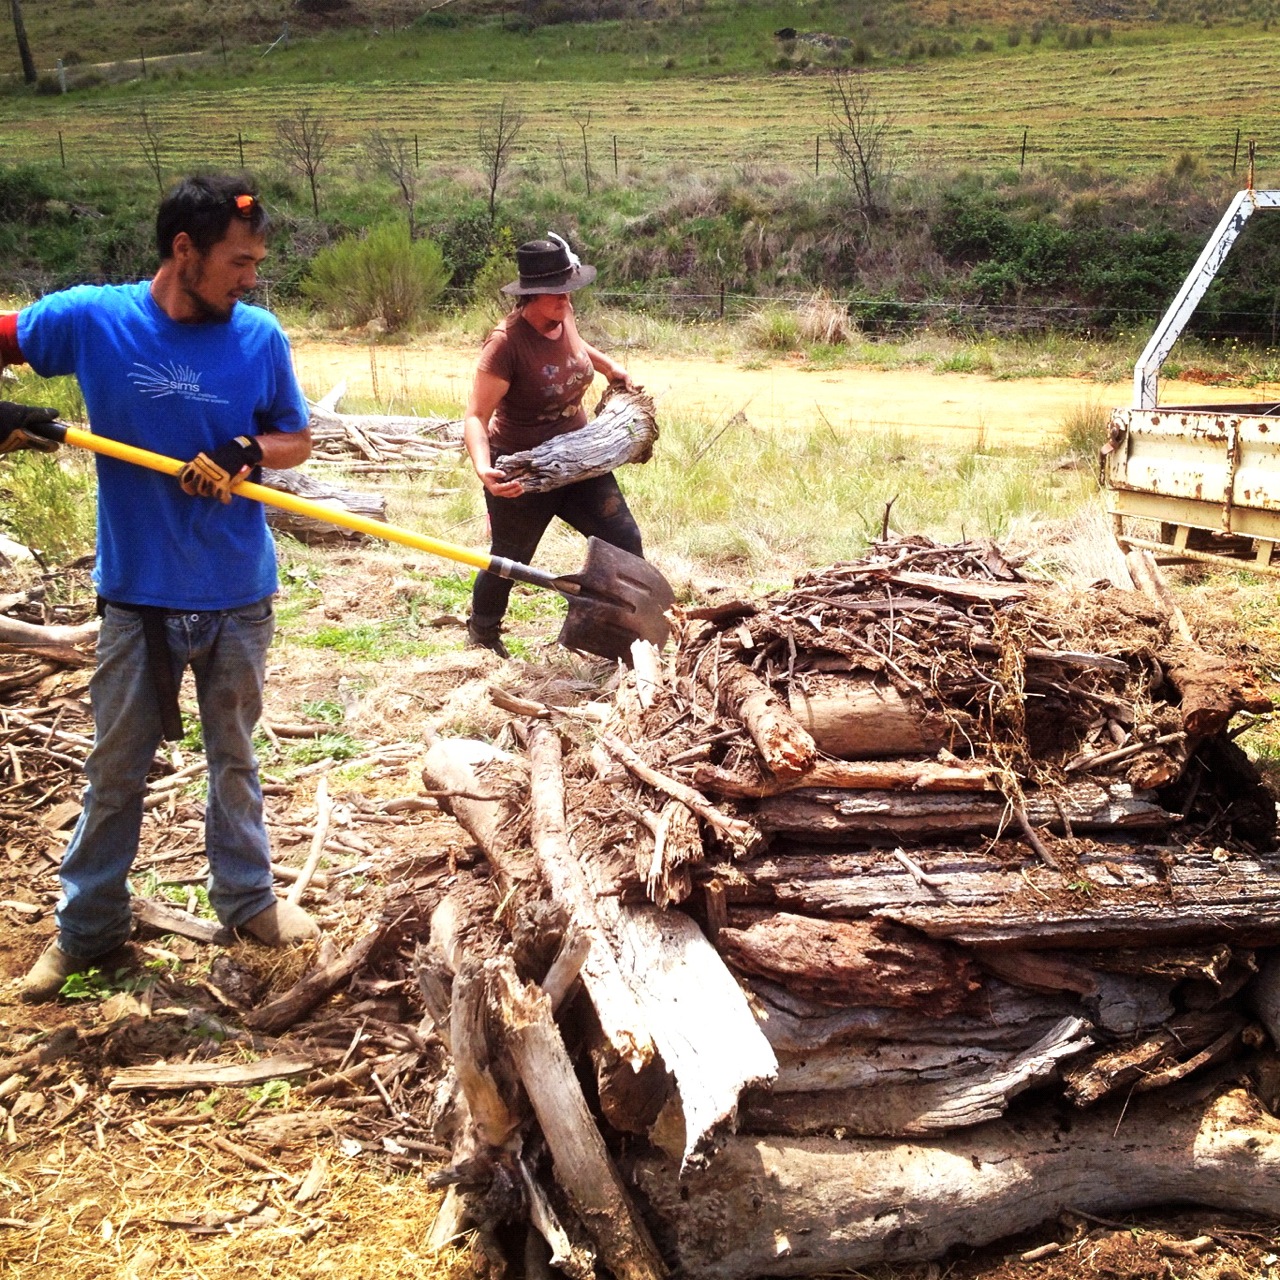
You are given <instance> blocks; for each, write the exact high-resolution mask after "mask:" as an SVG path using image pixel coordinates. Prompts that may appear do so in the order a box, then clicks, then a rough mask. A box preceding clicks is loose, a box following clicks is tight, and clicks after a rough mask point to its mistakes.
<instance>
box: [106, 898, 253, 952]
mask: <svg viewBox="0 0 1280 1280" xmlns="http://www.w3.org/2000/svg"><path fill="white" fill-rule="evenodd" d="M129 907H130V910H132V912H133V918H134V919H135V920H136V921H137V922H138V923H139V924H140V925H145V926H146V927H147V928H149V929H155V930H156V931H157V932H158V933H176V934H177V935H178V936H179V937H180V938H190V939H191V940H192V941H193V942H203V943H206V944H212V943H219V944H222V943H226V942H229V941H230V939H231V936H232V935H231V931H230V930H229V929H226V928H224V927H223V926H222V925H220V924H219V923H218V922H217V921H216V920H204V919H202V918H201V917H200V916H195V915H192V914H191V912H189V911H183V910H182V909H181V908H180V907H175V906H174V905H173V904H172V903H168V902H160V901H159V900H158V899H156V898H144V897H142V896H141V895H137V894H135V895H134V896H133V897H131V898H130V899H129Z"/></svg>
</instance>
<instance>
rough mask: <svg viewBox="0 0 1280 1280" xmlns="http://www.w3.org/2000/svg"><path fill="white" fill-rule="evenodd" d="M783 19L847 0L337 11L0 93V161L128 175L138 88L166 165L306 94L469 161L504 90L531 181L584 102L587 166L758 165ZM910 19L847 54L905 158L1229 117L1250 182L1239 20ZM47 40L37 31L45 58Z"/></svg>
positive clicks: (1249, 49)
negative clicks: (202, 50) (338, 19)
mask: <svg viewBox="0 0 1280 1280" xmlns="http://www.w3.org/2000/svg"><path fill="white" fill-rule="evenodd" d="M29 7H30V6H29ZM103 7H110V6H105V5H104V6H103ZM895 8H896V7H895ZM29 21H30V19H29ZM76 21H77V23H80V22H82V21H83V18H82V15H77V19H76ZM785 25H796V26H799V27H801V28H807V29H813V28H814V27H815V26H818V27H819V28H821V27H822V26H830V27H833V28H836V29H838V30H839V29H842V30H845V31H848V30H849V29H850V21H849V13H848V12H847V11H845V12H842V11H840V10H838V9H834V8H831V9H828V8H824V7H822V6H819V7H817V8H809V7H807V6H806V7H801V6H798V5H781V4H775V5H763V4H761V5H740V4H729V3H727V0H726V2H723V3H715V4H708V5H706V6H705V7H704V8H703V9H702V11H700V12H698V13H696V14H690V15H686V16H685V17H683V18H681V17H680V16H679V15H674V14H673V16H672V17H670V18H669V19H666V20H662V21H657V22H652V23H639V22H625V23H599V24H590V25H586V26H573V25H570V24H566V25H562V26H555V27H544V28H540V29H538V30H536V31H534V32H529V33H522V32H512V31H504V30H503V29H502V27H501V25H500V24H495V23H493V22H489V21H484V20H479V19H477V20H474V21H471V20H468V21H464V22H463V23H462V24H461V25H460V26H458V27H457V28H454V29H438V28H431V27H425V26H424V27H421V28H414V29H409V30H403V31H400V32H398V33H397V34H396V35H390V34H382V35H378V36H373V35H371V34H370V33H369V31H368V30H359V31H354V30H352V31H344V32H339V33H337V34H332V35H328V36H324V37H315V38H300V39H297V40H295V41H293V43H292V44H291V45H290V47H289V48H287V49H286V48H283V47H282V48H280V49H277V50H275V51H274V52H273V53H272V54H271V55H270V56H269V57H267V58H263V57H261V56H259V55H260V50H258V49H254V50H252V51H250V50H244V51H242V52H239V53H237V54H236V55H235V56H234V57H232V58H231V59H230V60H229V61H228V63H227V65H226V67H225V68H224V65H223V61H222V59H221V57H220V56H215V57H213V58H211V59H208V60H206V61H205V63H204V65H203V66H198V67H196V68H194V69H191V70H186V71H183V72H182V74H181V76H180V77H179V76H177V75H170V74H155V75H153V76H152V77H150V78H149V79H147V80H141V79H139V80H135V81H132V82H129V83H125V84H122V85H116V86H103V87H99V88H87V89H82V90H78V91H77V92H75V93H71V94H68V95H66V96H65V97H61V96H45V97H32V96H28V95H26V94H23V93H18V94H16V95H15V96H11V97H10V98H9V100H8V102H7V103H6V104H5V109H4V111H3V113H2V114H0V146H3V147H4V150H5V154H6V155H7V156H8V157H9V158H10V159H11V160H12V161H21V160H32V161H44V162H46V163H50V164H58V163H60V156H62V155H65V156H66V157H67V162H68V164H70V165H72V166H76V167H94V166H99V165H108V166H111V167H112V168H119V167H121V166H125V167H129V168H133V169H135V170H137V171H138V173H139V174H142V173H143V172H145V170H144V167H143V163H142V157H141V154H140V152H139V150H138V146H137V142H136V136H137V127H136V126H137V119H138V113H139V109H140V107H141V105H142V104H143V103H146V104H147V107H148V114H149V116H150V117H151V118H152V119H153V120H154V121H155V122H156V124H157V126H158V128H159V133H160V137H161V140H162V151H163V161H164V164H165V166H166V169H167V170H168V171H170V172H177V171H178V170H180V169H184V168H188V167H190V166H192V165H194V164H209V163H218V164H222V165H228V164H238V162H239V148H240V146H241V145H243V147H244V151H245V162H246V164H248V165H249V166H250V167H252V168H270V167H272V165H273V164H274V157H275V151H276V148H275V144H274V125H275V122H276V121H277V120H278V119H279V118H281V117H282V116H286V115H289V114H291V113H293V112H295V111H296V110H297V109H298V107H299V105H301V104H302V103H303V102H306V103H307V104H309V105H310V106H311V107H312V109H313V110H315V111H318V112H320V113H322V114H324V115H326V116H328V117H330V119H331V121H332V123H333V126H334V130H335V143H336V145H337V147H338V154H337V155H336V156H335V161H334V166H331V168H332V167H338V168H341V167H342V166H343V165H347V166H349V165H350V164H352V163H353V162H354V159H355V157H356V153H357V151H358V150H359V149H360V146H361V144H362V141H363V139H364V138H365V137H367V135H368V132H369V130H370V129H371V128H372V127H374V126H381V127H383V128H398V129H400V130H402V131H404V132H406V133H411V134H413V135H414V136H415V137H416V138H417V139H418V140H419V144H420V152H421V155H422V160H423V163H424V164H425V165H427V166H428V167H432V166H439V165H457V164H465V165H471V164H474V163H475V134H476V127H477V124H478V123H479V121H480V120H481V119H482V118H483V117H484V115H485V114H486V113H487V112H488V111H490V110H491V109H492V107H493V106H494V105H495V104H496V102H497V101H498V99H499V98H500V97H502V96H503V95H504V94H506V95H508V96H509V97H511V98H512V99H515V100H518V101H519V102H520V104H521V109H522V110H523V112H524V114H525V116H526V124H525V128H524V131H523V133H522V136H521V139H520V154H519V156H518V164H519V165H521V166H523V167H524V168H525V170H526V171H529V172H532V171H533V170H535V169H536V170H537V172H538V173H539V174H540V175H541V180H542V181H544V182H547V181H550V180H551V179H552V177H553V175H556V176H557V177H558V175H559V174H560V173H561V165H560V162H559V156H560V154H561V153H562V152H563V153H564V154H565V155H566V156H568V157H570V158H571V161H572V163H573V164H574V165H578V164H579V157H580V153H581V135H580V133H579V131H578V127H577V125H576V123H575V121H574V118H573V117H574V115H575V114H577V115H578V116H580V117H581V118H583V119H585V118H586V115H587V113H588V112H589V113H590V119H591V123H590V126H589V129H588V139H587V141H588V148H589V151H590V154H591V163H592V168H593V171H594V172H595V173H596V174H597V175H598V178H599V179H600V180H601V182H600V186H604V185H607V184H608V183H609V182H611V181H612V179H613V176H614V173H613V147H614V140H615V139H616V141H617V147H618V155H619V168H620V172H621V173H623V174H624V175H625V172H626V171H627V170H631V169H634V168H637V167H638V168H641V169H654V168H666V167H670V166H673V165H678V164H687V162H688V158H689V157H691V156H696V157H697V160H698V164H699V165H700V166H702V167H704V168H709V169H713V168H724V167H727V166H734V165H759V164H761V163H767V164H770V165H777V166H781V167H784V168H788V169H793V170H806V171H811V170H812V168H813V157H814V139H815V137H816V136H818V135H819V134H821V133H824V132H825V130H826V127H827V118H828V112H827V108H826V101H825V88H824V83H823V78H822V77H821V76H819V75H813V74H810V73H809V72H808V71H807V70H804V71H793V72H787V73H780V72H779V71H777V70H776V67H775V63H776V55H777V50H776V42H775V41H774V40H773V37H772V34H771V33H772V31H773V30H774V29H776V28H777V27H780V26H785ZM915 25H918V24H915ZM912 26H913V24H912V20H911V19H910V18H909V17H904V18H902V20H901V21H900V22H898V23H896V24H895V22H894V21H884V22H882V25H881V30H879V31H878V32H877V33H876V34H875V36H874V37H872V39H873V42H875V43H876V45H877V47H878V48H879V49H880V52H878V53H877V55H876V57H875V58H874V59H873V61H872V62H870V63H868V64H867V66H866V70H867V71H868V73H869V74H871V75H872V76H874V85H875V89H876V94H877V99H878V100H879V101H880V102H881V103H882V105H883V107H884V109H885V110H886V111H887V112H888V113H889V114H890V115H891V116H892V117H893V120H894V139H895V145H896V147H897V150H898V152H899V158H900V161H901V162H902V164H903V165H904V166H905V167H907V168H913V167H920V166H922V165H924V166H930V167H936V166H937V165H939V164H946V165H951V166H959V165H972V166H975V167H977V168H979V169H987V170H992V169H995V168H998V167H1000V166H1002V165H1013V166H1015V167H1016V166H1017V165H1018V164H1019V163H1020V161H1021V151H1022V141H1023V130H1024V129H1026V130H1028V131H1029V133H1028V155H1029V157H1030V158H1031V159H1032V160H1033V161H1035V162H1039V163H1072V164H1079V163H1081V162H1083V161H1088V160H1093V161H1094V162H1097V163H1104V164H1106V165H1109V166H1111V167H1114V168H1115V169H1117V170H1118V171H1123V172H1129V173H1141V172H1151V171H1154V170H1157V169H1159V168H1162V167H1164V166H1167V165H1169V164H1171V163H1172V162H1173V161H1174V160H1175V159H1176V158H1177V157H1178V156H1179V155H1180V154H1182V153H1183V152H1187V153H1189V154H1191V155H1193V156H1195V157H1199V158H1201V159H1202V160H1203V161H1204V162H1205V163H1206V164H1207V165H1208V166H1209V167H1210V169H1211V171H1213V172H1215V173H1219V174H1221V173H1222V172H1223V171H1224V170H1225V169H1226V168H1227V167H1229V165H1230V163H1231V159H1232V151H1233V146H1234V139H1235V131H1236V129H1237V128H1239V129H1240V130H1241V131H1242V136H1243V137H1245V138H1246V139H1247V138H1251V137H1253V138H1257V139H1259V140H1261V141H1262V143H1263V148H1262V155H1263V162H1262V163H1263V172H1262V173H1261V174H1260V182H1259V185H1266V176H1265V171H1266V166H1267V165H1268V164H1269V163H1272V162H1270V161H1268V160H1267V159H1266V157H1267V156H1268V155H1269V154H1270V153H1272V152H1274V147H1271V148H1268V146H1267V141H1268V140H1269V139H1270V138H1271V137H1272V136H1273V121H1272V118H1271V115H1270V113H1269V111H1268V109H1267V107H1266V102H1267V101H1268V100H1269V98H1268V95H1269V91H1270V87H1271V85H1272V84H1273V83H1274V82H1275V80H1276V78H1277V71H1278V70H1280V48H1278V47H1277V42H1276V41H1275V39H1274V37H1273V36H1272V35H1271V34H1269V33H1268V32H1266V31H1264V30H1263V28H1262V26H1261V25H1260V24H1259V23H1256V22H1252V23H1237V24H1223V25H1215V26H1205V25H1202V24H1186V25H1179V26H1173V25H1168V24H1160V25H1157V26H1151V25H1143V24H1139V25H1135V26H1133V27H1131V28H1118V29H1117V30H1116V33H1115V35H1114V38H1113V39H1112V40H1111V41H1110V42H1105V41H1100V42H1099V43H1097V44H1094V45H1092V46H1090V47H1086V48H1081V49H1075V50H1073V49H1070V48H1068V47H1064V45H1063V44H1062V43H1061V42H1059V41H1057V40H1054V39H1047V40H1044V41H1042V42H1041V43H1039V44H1032V43H1030V42H1029V41H1024V42H1023V43H1021V44H1020V45H1018V46H1017V47H1013V48H1011V47H1009V46H1008V44H1007V43H1006V42H1004V41H1003V40H999V41H996V42H995V49H994V51H992V52H990V53H982V54H974V53H972V52H964V53H961V54H959V55H957V56H954V57H945V58H929V57H924V58H912V57H909V56H907V54H906V50H907V48H908V42H906V41H905V32H906V30H907V28H909V27H912ZM898 27H901V28H902V35H896V34H895V32H896V31H897V30H898ZM965 27H967V28H968V30H969V31H971V32H976V31H977V30H979V29H980V28H981V27H982V24H980V23H968V24H965V23H963V22H962V26H961V34H962V35H964V39H965V42H966V48H968V47H970V46H971V45H972V39H971V36H970V35H967V34H965ZM859 38H862V37H861V36H859ZM49 39H50V41H52V40H53V37H52V35H51V36H50V38H49ZM895 42H896V47H897V49H898V52H897V53H895V52H894V51H893V50H894V48H895ZM86 43H87V41H86ZM52 47H53V49H55V50H56V49H57V44H56V43H53V45H52ZM136 49H137V45H136V44H135V45H133V47H131V48H129V49H128V52H129V53H130V54H134V53H136ZM59 52H63V51H62V50H59ZM56 56H57V53H56V52H51V51H49V47H48V45H47V44H46V46H45V51H44V53H43V58H42V60H43V62H44V63H45V65H48V64H49V63H50V62H51V61H52V59H53V58H54V57H56ZM673 58H674V61H675V65H674V66H671V65H669V64H670V63H671V61H672V59H673ZM713 59H714V60H713ZM993 89H995V90H997V91H994V92H993ZM59 134H61V139H62V150H61V151H60V150H59ZM829 166H830V161H829V159H828V168H829ZM578 177H579V178H580V177H581V175H580V174H578ZM600 186H598V187H597V198H598V193H599V189H600Z"/></svg>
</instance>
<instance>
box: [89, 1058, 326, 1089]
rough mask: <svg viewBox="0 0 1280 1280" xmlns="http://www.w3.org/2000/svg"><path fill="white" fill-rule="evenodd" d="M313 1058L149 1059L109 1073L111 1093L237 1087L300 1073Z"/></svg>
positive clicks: (311, 1065)
mask: <svg viewBox="0 0 1280 1280" xmlns="http://www.w3.org/2000/svg"><path fill="white" fill-rule="evenodd" d="M316 1065H317V1064H316V1062H315V1060H314V1059H313V1058H307V1057H303V1056H302V1055H301V1054H296V1053H294V1054H277V1055H275V1056H274V1057H270V1058H259V1059H258V1060H257V1061H256V1062H153V1063H148V1064H147V1065H146V1066H141V1067H125V1068H124V1069H123V1070H121V1071H119V1072H117V1073H116V1074H115V1075H114V1076H112V1077H111V1079H110V1081H109V1082H108V1084H107V1088H108V1089H109V1090H110V1091H111V1092H112V1093H121V1092H124V1091H127V1090H130V1089H158V1090H167V1089H203V1088H215V1089H221V1088H232V1089H241V1088H245V1087H247V1086H248V1085H253V1084H263V1083H264V1082H266V1081H267V1080H282V1079H285V1078H286V1077H288V1076H296V1075H301V1074H302V1073H303V1072H304V1071H312V1070H314V1069H315V1067H316Z"/></svg>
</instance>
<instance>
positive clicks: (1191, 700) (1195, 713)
mask: <svg viewBox="0 0 1280 1280" xmlns="http://www.w3.org/2000/svg"><path fill="white" fill-rule="evenodd" d="M1165 675H1166V676H1167V677H1168V679H1169V683H1170V684H1172V685H1173V687H1174V688H1175V689H1177V690H1178V693H1179V694H1180V695H1181V698H1182V723H1183V726H1184V728H1185V729H1186V731H1187V733H1189V734H1190V735H1192V736H1193V737H1212V735H1214V734H1215V733H1221V732H1222V730H1223V729H1225V728H1226V727H1227V724H1228V722H1229V721H1230V720H1231V717H1232V716H1234V715H1235V714H1236V713H1237V712H1239V711H1252V712H1254V713H1255V714H1261V713H1262V712H1266V711H1271V710H1272V704H1271V699H1270V698H1269V697H1267V695H1266V694H1265V693H1263V692H1262V690H1261V688H1259V686H1258V684H1257V681H1256V680H1255V679H1254V677H1253V676H1252V675H1251V674H1250V673H1249V672H1247V671H1245V670H1243V669H1242V668H1241V667H1239V666H1236V665H1235V664H1234V663H1231V662H1229V661H1228V660H1227V659H1226V658H1224V657H1221V656H1220V655H1218V654H1214V653H1205V652H1204V651H1203V650H1201V649H1189V648H1185V647H1184V648H1182V649H1179V650H1177V652H1176V653H1175V655H1174V656H1173V659H1172V661H1169V662H1167V663H1166V664H1165Z"/></svg>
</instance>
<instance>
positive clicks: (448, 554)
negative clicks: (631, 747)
mask: <svg viewBox="0 0 1280 1280" xmlns="http://www.w3.org/2000/svg"><path fill="white" fill-rule="evenodd" d="M27 430H28V431H31V432H33V433H34V434H36V435H41V436H44V437H45V439H47V440H54V441H56V442H57V443H59V444H70V445H75V446H76V447H77V448H80V449H89V450H92V451H93V452H94V453H102V454H105V455H106V456H107V457H109V458H118V459H120V460H121V461H122V462H132V463H134V464H135V465H137V466H140V467H148V468H150V469H151V470H152V471H162V472H164V473H165V474H166V475H171V476H176V475H177V474H178V473H179V472H180V471H181V470H182V469H183V467H184V466H186V463H185V462H179V461H178V460H177V459H176V458H167V457H165V456H164V454H161V453H151V452H150V451H149V450H147V449H139V448H136V447H135V446H134V445H130V444H122V443H121V442H120V441H118V440H111V439H108V438H107V437H106V436H97V435H94V434H93V432H91V431H82V430H81V429H80V428H79V427H72V426H68V425H67V424H66V423H65V422H50V423H40V424H38V425H35V426H30V427H28V428H27ZM233 492H234V493H235V494H237V495H238V496H240V497H243V498H253V499H255V500H256V501H258V502H265V503H267V504H268V505H269V506H272V507H280V508H281V509H282V510H285V511H292V512H294V513H295V514H296V515H302V516H311V517H312V518H313V519H315V520H323V521H325V522H327V523H328V524H336V525H341V526H342V527H343V528H346V529H354V530H356V532H357V533H366V534H368V535H369V536H370V537H373V538H382V539H383V540H384V541H386V542H398V543H400V544H401V545H402V546H406V547H414V548H416V549H417V550H418V551H427V552H430V553H431V554H432V555H436V556H443V557H444V558H445V559H446V560H456V561H457V562H458V563H459V564H467V565H470V566H471V567H472V568H473V569H484V570H487V571H488V572H489V573H496V574H497V575H498V576H499V577H500V578H512V579H514V580H515V581H516V582H527V583H529V585H530V586H534V587H545V588H546V589H547V590H548V591H558V592H559V593H560V594H561V595H562V596H564V598H565V599H566V600H567V601H568V602H569V614H568V617H566V618H565V620H564V625H563V626H562V627H561V628H560V636H559V640H560V643H561V644H562V645H564V646H565V647H566V648H567V649H581V650H582V651H584V652H585V653H594V654H598V655H599V656H600V657H602V658H610V659H617V658H620V659H622V661H624V662H630V660H631V644H632V641H634V640H648V641H650V642H651V643H653V644H655V645H657V646H658V647H659V648H661V647H662V646H663V645H664V644H665V643H666V641H667V637H668V635H669V634H670V628H669V627H668V625H667V620H666V617H665V614H666V611H667V610H668V609H669V608H670V607H671V606H672V605H673V604H674V603H675V593H674V592H673V591H672V590H671V585H670V583H668V582H667V580H666V579H665V578H664V577H663V576H662V574H660V573H659V572H658V571H657V569H655V568H654V567H653V565H651V564H650V563H649V562H648V561H647V560H642V559H641V558H640V557H639V556H633V555H632V554H631V553H630V552H629V551H623V550H622V549H621V548H620V547H615V546H612V545H610V544H609V543H607V542H601V540H600V539H599V538H588V539H587V560H586V563H585V564H584V565H583V566H582V572H581V573H571V574H562V575H560V576H556V575H555V574H550V573H547V572H546V570H544V569H535V568H533V567H532V566H531V565H527V564H520V563H518V562H517V561H515V560H506V559H504V558H503V557H502V556H490V555H485V554H484V553H483V552H478V551H469V550H468V549H467V548H466V547H459V546H456V545H455V544H453V543H452V542H442V541H440V539H438V538H430V537H427V536H426V535H425V534H422V533H414V532H413V531H412V530H410V529H401V528H397V526H395V525H393V524H383V523H382V522H381V521H380V520H370V519H369V518H368V517H367V516H359V515H355V514H353V513H352V512H349V511H340V510H337V509H336V508H334V507H329V506H325V505H324V504H323V503H321V502H313V501H311V500H310V499H308V498H299V497H297V496H296V495H294V494H292V493H281V492H280V490H278V489H269V488H268V487H267V486H266V485H261V484H255V483H254V482H253V481H252V480H242V481H241V482H240V483H239V484H238V485H236V486H235V488H234V490H233Z"/></svg>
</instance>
